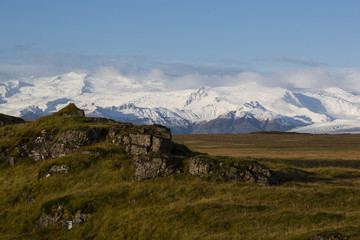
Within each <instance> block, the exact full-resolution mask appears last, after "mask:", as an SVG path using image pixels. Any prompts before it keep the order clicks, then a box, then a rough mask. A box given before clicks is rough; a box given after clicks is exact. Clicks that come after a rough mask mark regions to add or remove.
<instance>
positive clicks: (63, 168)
mask: <svg viewBox="0 0 360 240" xmlns="http://www.w3.org/2000/svg"><path fill="white" fill-rule="evenodd" d="M68 172H69V167H68V166H67V165H66V164H60V165H52V166H51V167H50V168H49V169H48V170H47V171H45V172H40V173H39V177H38V178H39V179H42V178H46V177H50V176H51V175H53V174H66V173H68Z"/></svg>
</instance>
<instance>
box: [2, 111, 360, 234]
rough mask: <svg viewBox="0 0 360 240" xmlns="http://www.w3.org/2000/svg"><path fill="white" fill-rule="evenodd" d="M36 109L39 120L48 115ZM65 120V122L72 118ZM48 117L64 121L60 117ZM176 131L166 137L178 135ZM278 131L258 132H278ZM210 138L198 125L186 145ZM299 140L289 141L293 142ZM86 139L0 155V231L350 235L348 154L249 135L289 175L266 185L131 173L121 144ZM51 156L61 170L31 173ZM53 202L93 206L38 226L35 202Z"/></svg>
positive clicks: (355, 205)
mask: <svg viewBox="0 0 360 240" xmlns="http://www.w3.org/2000/svg"><path fill="white" fill-rule="evenodd" d="M75 118H80V119H82V118H81V117H78V116H76V117H75ZM75 118H74V119H75ZM44 119H45V120H46V118H44ZM44 119H43V120H42V121H44V122H47V124H48V123H49V121H48V120H49V119H48V120H46V121H45V120H44ZM71 119H73V118H72V117H71ZM68 121H70V123H72V124H70V125H71V126H74V125H76V126H77V125H78V124H80V125H81V124H82V123H78V122H77V121H75V120H74V121H75V122H72V121H73V120H70V119H68ZM44 122H43V123H44ZM43 123H41V121H39V122H35V123H34V124H35V126H38V127H34V125H26V124H23V125H20V126H19V127H21V129H22V130H21V131H25V130H26V131H30V129H32V130H34V129H37V128H39V129H41V128H42V127H44V126H45V125H42V124H43ZM36 124H37V125H36ZM54 124H56V126H58V127H59V128H63V127H64V126H65V125H63V124H62V121H60V118H59V119H58V121H55V122H54ZM29 126H32V127H29ZM66 126H68V125H66ZM11 128H12V129H13V127H11ZM8 129H9V128H8ZM24 129H25V130H24ZM2 131H3V130H2ZM19 131H20V130H19ZM284 136H286V135H284ZM179 137H181V136H178V135H175V136H174V139H175V140H176V141H178V142H180V143H187V142H186V141H187V140H184V138H183V139H180V140H179ZM188 137H189V139H194V138H196V136H188ZM278 137H279V136H277V135H276V136H274V135H273V136H270V138H269V139H268V140H266V141H269V142H272V141H271V138H272V139H273V141H278V140H277V139H278ZM349 137H351V136H349ZM259 138H262V137H258V139H259ZM213 139H214V136H213V135H207V137H203V140H202V141H197V142H196V143H195V144H191V143H189V146H190V148H192V149H201V151H202V152H209V153H212V152H211V151H212V150H213V149H214V148H213V147H210V148H208V151H204V149H205V148H206V146H207V144H208V141H210V144H213V143H212V142H211V141H213ZM218 139H221V137H219V138H218ZM324 139H326V138H324ZM10 140H11V139H10ZM256 141H258V140H256ZM256 141H255V140H254V143H255V142H256ZM302 141H304V140H303V139H301V140H297V141H294V142H293V144H295V146H296V148H298V144H304V143H303V142H302ZM344 141H345V140H344ZM349 141H350V140H349ZM335 142H336V141H335ZM218 143H219V144H218V145H212V146H218V149H221V148H222V150H221V151H223V152H226V151H227V149H228V151H230V150H231V151H232V150H234V149H235V150H236V149H237V147H236V146H235V147H234V146H233V145H232V142H231V141H230V140H229V139H227V142H226V144H222V145H221V144H220V143H221V142H220V141H219V142H218ZM0 145H1V144H0ZM260 146H261V144H260ZM289 146H290V145H289ZM330 146H331V144H330ZM89 148H90V149H97V151H100V152H101V154H100V156H96V155H91V154H90V155H84V154H81V153H80V152H76V153H73V154H70V155H68V156H65V157H62V158H59V159H54V160H49V161H46V162H41V163H34V162H31V161H22V162H20V163H18V164H16V165H15V166H14V167H9V166H8V165H7V164H2V165H0V189H1V191H0V239H307V238H309V237H311V236H313V235H314V234H316V233H318V232H319V231H322V230H327V229H335V230H338V231H340V232H342V233H345V234H347V235H351V236H352V238H351V239H360V226H359V224H358V223H359V222H360V185H359V183H360V181H359V180H360V170H359V169H358V168H359V165H360V163H359V161H358V160H356V158H353V160H352V161H348V160H346V159H347V158H345V159H343V160H341V159H340V160H339V159H337V160H336V159H332V158H327V159H325V158H321V157H318V159H317V160H316V159H312V160H309V159H298V158H286V159H280V160H279V159H278V158H275V157H274V158H271V159H269V158H268V156H267V155H266V151H265V150H264V148H259V149H258V150H256V145H255V144H254V145H253V146H251V148H250V149H254V148H255V151H257V152H261V153H262V154H264V155H263V156H262V157H266V158H261V159H259V161H260V162H262V163H265V164H266V165H268V166H270V167H272V168H273V169H275V170H283V171H284V172H287V173H289V176H290V173H291V178H292V181H290V182H287V183H285V184H283V185H281V186H271V187H270V186H258V185H253V184H242V183H224V182H216V181H213V180H203V179H200V178H197V177H193V176H190V175H189V174H187V173H182V174H179V175H176V176H172V177H160V178H157V179H154V180H146V181H141V182H137V181H135V180H134V177H133V172H134V169H133V167H132V165H131V162H130V161H131V160H130V159H129V157H128V156H126V155H124V154H123V153H122V151H121V149H117V148H114V147H113V146H112V145H111V144H107V143H104V142H103V143H99V144H97V145H95V146H92V147H89ZM294 148H295V147H294ZM326 148H327V147H326ZM269 149H271V148H269ZM290 149H291V147H290ZM354 149H355V148H354ZM251 151H253V150H251ZM329 151H331V150H329ZM300 153H301V150H300V149H298V153H297V154H300ZM320 153H321V151H320V152H319V156H321V154H320ZM272 154H273V153H272ZM224 155H226V154H224ZM280 155H281V154H280ZM281 156H282V155H281ZM241 157H243V156H241ZM253 157H254V156H253ZM256 157H261V155H256ZM336 158H338V157H336ZM54 162H57V163H59V162H66V163H68V164H69V165H70V172H69V173H68V174H64V175H53V176H51V177H49V178H45V179H42V180H38V173H39V172H40V171H43V170H44V169H46V168H47V167H48V166H50V165H51V164H52V163H54ZM28 192H32V197H35V200H34V201H32V202H29V203H28V202H27V201H26V194H23V193H28ZM56 202H61V203H64V204H65V205H66V208H67V209H68V213H67V214H69V215H71V214H72V213H73V212H74V211H72V210H76V209H79V208H83V207H84V206H86V207H87V208H91V211H92V212H93V215H92V217H91V218H90V219H89V221H88V222H87V223H86V224H84V225H83V226H81V227H79V228H77V229H73V230H65V229H62V228H60V227H59V226H53V227H46V228H43V229H39V228H38V227H37V224H38V217H39V216H40V214H41V212H42V211H47V210H49V209H48V208H51V207H53V203H56Z"/></svg>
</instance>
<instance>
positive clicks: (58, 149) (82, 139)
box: [29, 128, 107, 161]
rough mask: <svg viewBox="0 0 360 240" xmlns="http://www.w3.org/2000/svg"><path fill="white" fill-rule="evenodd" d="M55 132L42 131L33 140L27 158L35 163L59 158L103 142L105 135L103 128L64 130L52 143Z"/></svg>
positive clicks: (55, 130)
mask: <svg viewBox="0 0 360 240" xmlns="http://www.w3.org/2000/svg"><path fill="white" fill-rule="evenodd" d="M57 132H58V130H57V129H51V130H45V129H44V130H42V131H41V134H40V136H38V137H37V138H36V139H35V141H34V144H33V148H32V150H31V152H30V154H29V156H30V157H31V158H33V159H34V160H35V161H45V160H47V159H50V158H57V157H61V156H64V155H66V154H69V153H71V152H74V151H76V150H78V149H79V148H81V147H84V146H88V145H91V144H95V143H97V142H100V141H102V140H104V139H105V137H106V133H107V132H106V130H105V129H103V128H94V129H84V128H79V129H72V130H66V131H64V132H62V133H61V134H60V136H59V137H58V138H57V139H56V141H55V142H54V143H53V140H54V138H55V136H56V134H57Z"/></svg>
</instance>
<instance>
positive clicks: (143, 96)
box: [0, 72, 360, 134]
mask: <svg viewBox="0 0 360 240" xmlns="http://www.w3.org/2000/svg"><path fill="white" fill-rule="evenodd" d="M69 102H74V103H75V104H76V105H77V106H78V107H80V108H82V109H84V110H85V113H86V114H87V115H88V116H98V117H107V118H112V119H114V120H117V121H129V122H133V123H135V124H153V123H158V124H162V125H165V126H168V127H170V128H171V129H172V130H173V132H175V133H192V132H196V133H210V132H207V130H206V129H205V128H210V127H211V128H213V127H215V128H218V129H217V130H216V132H226V131H232V133H238V132H246V129H245V128H246V126H249V124H250V125H251V126H252V127H254V126H255V128H251V127H250V128H249V129H260V130H261V129H263V130H279V129H281V130H284V129H285V128H284V127H286V129H288V130H289V131H296V132H304V133H329V134H338V133H360V95H358V94H355V93H350V92H347V91H345V90H343V89H340V88H327V89H285V88H278V87H277V88H275V87H266V86H262V85H259V84H257V83H255V82H252V83H248V84H239V85H238V86H231V87H200V88H198V89H187V90H178V91H165V90H163V89H162V88H161V87H159V84H158V83H156V82H154V83H151V84H143V83H141V82H139V81H136V80H134V79H129V78H121V77H118V78H108V77H106V76H104V77H101V76H96V77H95V76H91V75H89V74H86V73H75V72H70V73H67V74H63V75H59V76H53V77H39V78H34V77H32V78H27V79H21V80H11V81H8V82H4V83H0V112H1V113H5V114H8V115H13V116H20V117H23V118H25V119H28V120H33V119H36V118H38V117H40V116H43V115H48V114H51V113H52V112H54V111H58V110H59V109H61V108H63V107H64V106H66V105H67V104H68V103H69ZM229 119H232V120H231V121H229ZM249 119H251V121H249ZM215 120H216V122H214V121H215ZM211 122H213V123H211ZM209 123H211V124H209ZM245 123H246V124H245ZM265 123H266V124H265ZM275 123H276V124H275ZM204 124H208V125H204ZM226 124H228V125H229V124H238V127H237V128H229V126H226ZM265 125H266V126H267V128H265V127H264V126H265ZM281 125H283V126H281ZM199 126H201V127H200V128H201V129H202V130H201V131H200V132H199V131H197V130H196V129H197V128H198V129H199ZM289 128H291V129H289ZM222 129H223V130H222ZM224 129H227V130H224ZM229 129H232V130H229ZM234 129H236V130H234Z"/></svg>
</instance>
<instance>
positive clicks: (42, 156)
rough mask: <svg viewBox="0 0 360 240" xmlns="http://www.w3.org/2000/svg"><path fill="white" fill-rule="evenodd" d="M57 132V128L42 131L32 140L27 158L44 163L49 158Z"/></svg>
mask: <svg viewBox="0 0 360 240" xmlns="http://www.w3.org/2000/svg"><path fill="white" fill-rule="evenodd" d="M58 131H59V130H58V129H57V128H53V129H51V130H46V129H43V130H42V131H41V132H40V135H39V136H38V137H36V139H35V140H34V142H33V147H32V150H31V152H30V154H29V157H31V158H33V159H34V160H35V161H44V160H47V159H49V158H51V155H52V154H51V147H52V140H53V139H54V138H55V136H56V134H57V132H58Z"/></svg>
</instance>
